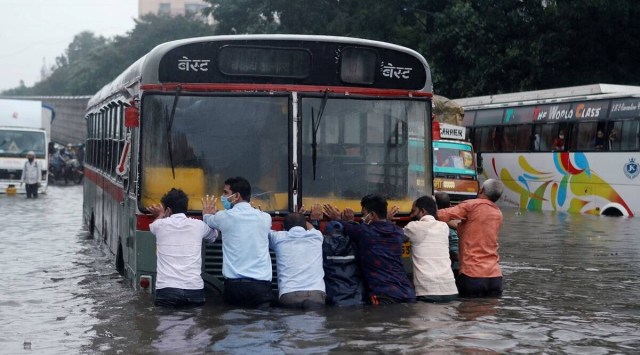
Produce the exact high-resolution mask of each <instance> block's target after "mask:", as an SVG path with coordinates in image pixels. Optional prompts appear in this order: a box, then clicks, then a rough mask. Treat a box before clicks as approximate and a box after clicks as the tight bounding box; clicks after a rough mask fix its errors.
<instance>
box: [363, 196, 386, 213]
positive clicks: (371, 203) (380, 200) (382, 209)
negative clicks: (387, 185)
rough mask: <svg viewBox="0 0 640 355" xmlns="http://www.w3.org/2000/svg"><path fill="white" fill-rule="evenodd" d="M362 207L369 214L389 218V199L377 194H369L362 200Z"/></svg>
mask: <svg viewBox="0 0 640 355" xmlns="http://www.w3.org/2000/svg"><path fill="white" fill-rule="evenodd" d="M360 206H362V207H363V208H364V209H366V210H367V211H369V212H375V213H376V214H377V215H378V218H380V219H385V218H387V199H386V198H384V197H382V196H380V195H376V194H369V195H367V196H365V197H363V198H362V200H360Z"/></svg>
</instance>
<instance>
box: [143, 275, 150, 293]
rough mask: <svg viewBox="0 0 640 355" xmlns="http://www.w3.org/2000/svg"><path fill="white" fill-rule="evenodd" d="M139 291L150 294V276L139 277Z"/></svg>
mask: <svg viewBox="0 0 640 355" xmlns="http://www.w3.org/2000/svg"><path fill="white" fill-rule="evenodd" d="M140 289H142V290H143V291H147V292H150V291H151V276H150V275H140Z"/></svg>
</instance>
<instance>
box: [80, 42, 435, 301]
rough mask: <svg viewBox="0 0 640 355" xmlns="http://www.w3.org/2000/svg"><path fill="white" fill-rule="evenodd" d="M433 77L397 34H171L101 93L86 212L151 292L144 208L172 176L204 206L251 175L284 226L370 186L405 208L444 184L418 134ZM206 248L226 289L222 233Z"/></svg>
mask: <svg viewBox="0 0 640 355" xmlns="http://www.w3.org/2000/svg"><path fill="white" fill-rule="evenodd" d="M431 88H432V83H431V73H430V70H429V67H428V65H427V62H426V61H425V59H424V58H423V57H422V56H421V55H420V54H418V53H416V52H415V51H413V50H410V49H407V48H404V47H400V46H397V45H393V44H389V43H382V42H376V41H370V40H363V39H356V38H345V37H328V36H304V35H241V36H219V37H202V38H192V39H185V40H178V41H173V42H168V43H164V44H161V45H159V46H157V47H156V48H154V49H153V50H151V51H150V52H149V53H148V54H147V55H145V56H144V57H142V58H141V59H139V60H138V61H137V62H135V63H133V64H132V65H131V66H130V67H129V68H128V69H127V70H125V71H124V72H123V73H122V74H120V75H119V76H118V77H117V78H115V79H114V80H113V81H112V82H111V83H109V84H108V85H106V86H105V87H104V88H103V89H101V90H100V91H99V92H98V93H97V94H95V96H93V98H92V99H91V100H90V101H89V104H88V110H87V114H86V121H87V127H88V134H87V137H88V138H87V145H86V146H87V154H86V159H85V176H86V178H85V184H84V222H85V223H86V225H87V226H88V229H89V231H90V232H91V234H92V235H94V236H95V237H96V238H100V240H102V241H103V242H104V243H105V244H106V245H107V246H108V248H109V249H110V250H111V252H113V253H114V254H115V264H116V267H117V269H118V271H119V272H121V273H122V274H123V275H125V276H126V277H127V278H128V279H130V280H132V283H133V284H134V285H135V287H141V288H146V289H148V290H151V289H153V285H154V277H155V268H156V254H155V238H154V236H153V235H152V234H151V233H150V232H149V224H150V223H151V222H152V218H151V216H150V215H149V214H147V213H145V212H146V209H145V207H146V206H149V205H150V204H152V203H158V202H159V200H160V197H161V196H162V195H163V194H164V193H166V192H167V191H168V190H169V189H170V188H172V187H176V188H181V189H182V190H184V191H185V192H186V193H187V194H188V195H189V198H190V205H189V210H190V212H189V214H191V215H193V216H199V215H200V214H201V209H202V206H201V203H200V198H201V197H202V196H203V195H205V194H215V195H217V196H219V195H220V194H221V192H222V187H223V182H224V180H225V179H226V178H228V177H231V176H243V177H245V178H247V179H248V180H249V181H250V182H251V184H252V187H253V190H252V192H253V196H252V199H251V201H252V202H253V204H254V205H256V206H260V208H262V210H264V211H266V212H268V213H270V214H271V215H272V216H273V218H274V229H278V228H281V218H280V216H282V215H283V214H286V213H289V212H291V211H296V210H298V209H299V208H300V206H302V205H304V206H308V207H309V206H311V205H313V204H315V203H331V204H334V205H336V206H337V207H339V208H345V207H350V208H353V209H354V210H356V211H359V210H360V204H359V202H360V199H361V198H362V197H363V196H364V195H366V194H368V193H380V194H383V195H385V196H387V198H388V200H389V204H390V205H398V206H399V207H400V209H401V212H404V213H405V215H406V214H408V213H409V211H410V209H411V204H412V201H413V200H414V199H415V198H417V197H419V196H421V195H424V194H431V193H432V189H431V186H432V184H431V183H432V176H431V169H430V168H431V166H432V162H431V154H430V152H429V151H428V150H427V151H426V152H425V149H424V148H421V147H419V145H418V144H416V142H421V143H422V144H424V143H423V142H424V141H425V140H426V141H430V139H431V98H432V92H431ZM429 146H430V145H429ZM425 153H426V154H425ZM425 167H429V169H425ZM203 260H204V263H203V264H204V265H203V278H204V279H205V281H206V284H207V285H209V286H212V287H214V288H218V289H220V288H221V287H222V286H221V285H222V283H221V280H222V274H221V265H222V252H221V248H220V245H219V244H218V243H216V244H214V245H213V246H208V247H207V248H206V251H205V256H204V258H203ZM274 267H275V264H274ZM274 282H275V280H274Z"/></svg>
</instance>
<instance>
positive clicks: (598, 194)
mask: <svg viewBox="0 0 640 355" xmlns="http://www.w3.org/2000/svg"><path fill="white" fill-rule="evenodd" d="M456 101H457V102H458V103H459V104H461V105H462V106H463V107H464V110H465V115H464V119H463V124H464V125H465V126H466V127H467V128H469V129H470V131H471V132H470V136H471V138H472V142H473V145H474V147H475V148H476V150H477V152H478V153H477V154H478V156H479V158H478V162H479V163H478V164H479V165H481V167H482V169H483V172H482V176H481V177H482V179H487V178H492V179H500V180H501V181H502V182H503V183H504V185H505V193H504V195H503V197H502V198H501V203H502V204H504V205H508V206H515V207H519V208H521V209H528V210H550V211H565V212H574V213H584V214H592V215H607V216H628V217H632V216H635V215H636V214H638V213H639V212H640V200H639V199H638V196H640V178H638V174H639V173H640V170H639V166H638V164H639V163H640V151H639V149H640V87H638V86H625V85H610V84H593V85H584V86H574V87H566V88H558V89H549V90H539V91H530V92H520V93H513V94H503V95H492V96H483V97H472V98H466V99H459V100H456Z"/></svg>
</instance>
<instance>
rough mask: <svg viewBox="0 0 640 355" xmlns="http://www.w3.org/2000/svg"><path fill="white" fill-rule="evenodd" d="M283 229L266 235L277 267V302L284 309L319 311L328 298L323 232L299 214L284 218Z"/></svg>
mask: <svg viewBox="0 0 640 355" xmlns="http://www.w3.org/2000/svg"><path fill="white" fill-rule="evenodd" d="M284 229H285V230H284V231H280V232H276V231H272V232H271V233H270V234H269V246H270V247H271V249H273V251H275V253H276V263H277V268H278V303H279V304H280V305H281V306H283V307H287V308H301V309H305V310H308V309H318V308H322V307H324V303H325V298H326V297H327V294H326V293H325V287H324V270H323V268H322V241H323V236H322V233H321V232H320V231H319V230H317V229H314V228H313V226H312V225H311V223H309V222H307V221H306V220H305V218H304V215H303V214H302V213H289V214H288V215H287V216H286V217H285V218H284Z"/></svg>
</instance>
